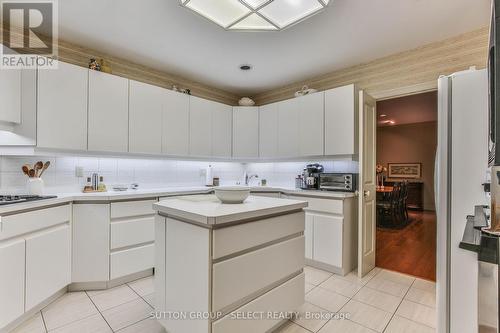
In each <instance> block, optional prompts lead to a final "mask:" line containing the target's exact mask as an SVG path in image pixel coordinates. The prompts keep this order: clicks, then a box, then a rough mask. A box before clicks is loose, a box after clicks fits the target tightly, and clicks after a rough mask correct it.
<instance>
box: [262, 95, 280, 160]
mask: <svg viewBox="0 0 500 333" xmlns="http://www.w3.org/2000/svg"><path fill="white" fill-rule="evenodd" d="M259 156H260V157H263V158H273V157H276V156H278V103H273V104H268V105H264V106H260V107H259Z"/></svg>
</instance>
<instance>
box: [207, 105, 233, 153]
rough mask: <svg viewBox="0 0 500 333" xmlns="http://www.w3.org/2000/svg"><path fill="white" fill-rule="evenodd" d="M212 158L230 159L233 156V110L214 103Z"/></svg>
mask: <svg viewBox="0 0 500 333" xmlns="http://www.w3.org/2000/svg"><path fill="white" fill-rule="evenodd" d="M211 112H212V156H214V157H225V158H230V157H231V155H232V137H233V135H232V133H233V108H232V107H231V106H229V105H225V104H221V103H217V102H212V109H211Z"/></svg>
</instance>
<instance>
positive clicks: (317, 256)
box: [312, 214, 344, 267]
mask: <svg viewBox="0 0 500 333" xmlns="http://www.w3.org/2000/svg"><path fill="white" fill-rule="evenodd" d="M312 218H313V221H314V229H313V232H312V234H313V237H312V238H313V239H314V243H313V259H314V260H316V261H319V262H322V263H325V264H328V265H332V266H335V267H342V235H343V233H342V225H343V223H344V219H343V218H342V217H337V216H326V215H318V214H313V215H312Z"/></svg>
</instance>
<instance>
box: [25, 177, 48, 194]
mask: <svg viewBox="0 0 500 333" xmlns="http://www.w3.org/2000/svg"><path fill="white" fill-rule="evenodd" d="M26 188H27V190H28V194H31V195H43V188H44V182H43V179H42V178H28V182H27V183H26Z"/></svg>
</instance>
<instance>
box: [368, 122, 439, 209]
mask: <svg viewBox="0 0 500 333" xmlns="http://www.w3.org/2000/svg"><path fill="white" fill-rule="evenodd" d="M436 146H437V122H425V123H417V124H408V125H400V126H387V127H379V128H378V129H377V163H378V164H383V165H387V163H422V180H423V182H424V209H426V210H435V205H434V159H435V154H436Z"/></svg>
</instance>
